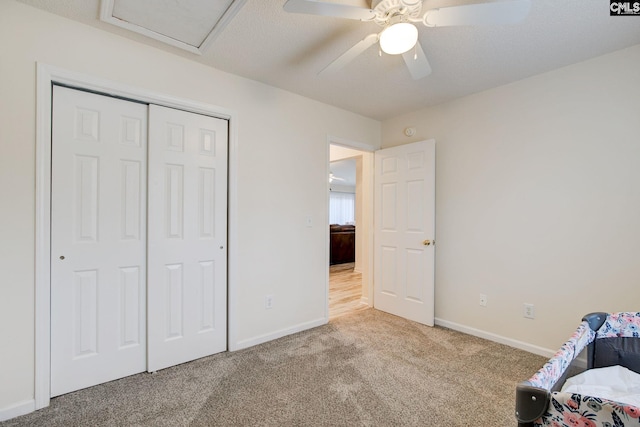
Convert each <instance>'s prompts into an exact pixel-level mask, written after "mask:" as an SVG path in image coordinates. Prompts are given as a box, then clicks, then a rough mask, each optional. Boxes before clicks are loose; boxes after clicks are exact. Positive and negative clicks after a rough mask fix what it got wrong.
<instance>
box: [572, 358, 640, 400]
mask: <svg viewBox="0 0 640 427" xmlns="http://www.w3.org/2000/svg"><path fill="white" fill-rule="evenodd" d="M561 391H562V392H565V393H578V394H582V395H586V396H593V397H599V398H602V399H608V400H613V401H614V402H620V403H626V404H628V405H633V406H636V407H639V408H640V374H637V373H635V372H633V371H631V370H629V369H627V368H625V367H623V366H619V365H616V366H609V367H607V368H595V369H589V370H587V371H585V372H583V373H581V374H578V375H576V376H574V377H571V378H568V379H567V381H566V382H565V383H564V385H563V386H562V390H561Z"/></svg>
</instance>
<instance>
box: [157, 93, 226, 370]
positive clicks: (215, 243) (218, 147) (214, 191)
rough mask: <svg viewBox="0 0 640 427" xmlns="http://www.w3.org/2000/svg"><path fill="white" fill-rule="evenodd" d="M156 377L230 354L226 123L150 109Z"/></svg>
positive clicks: (175, 112) (158, 108)
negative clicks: (175, 367) (181, 365)
mask: <svg viewBox="0 0 640 427" xmlns="http://www.w3.org/2000/svg"><path fill="white" fill-rule="evenodd" d="M149 123H150V126H149V141H150V143H149V196H148V200H149V201H148V204H149V218H148V224H149V226H148V227H149V228H148V232H149V236H148V239H149V244H148V306H149V328H148V333H149V335H148V340H149V350H148V370H149V371H156V370H158V369H162V368H165V367H168V366H172V365H176V364H179V363H184V362H187V361H190V360H194V359H197V358H200V357H204V356H208V355H211V354H214V353H218V352H221V351H224V350H226V348H227V335H226V333H227V324H226V320H227V313H226V304H227V277H226V271H227V268H226V266H227V147H228V131H227V126H228V123H227V121H226V120H222V119H217V118H213V117H208V116H202V115H198V114H193V113H187V112H184V111H180V110H175V109H171V108H166V107H160V106H155V105H151V106H150V109H149Z"/></svg>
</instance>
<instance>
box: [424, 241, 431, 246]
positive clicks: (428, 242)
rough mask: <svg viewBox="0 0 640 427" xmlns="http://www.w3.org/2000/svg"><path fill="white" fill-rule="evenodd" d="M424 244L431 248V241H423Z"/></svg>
mask: <svg viewBox="0 0 640 427" xmlns="http://www.w3.org/2000/svg"><path fill="white" fill-rule="evenodd" d="M422 244H423V245H425V246H429V245H430V244H431V240H423V241H422Z"/></svg>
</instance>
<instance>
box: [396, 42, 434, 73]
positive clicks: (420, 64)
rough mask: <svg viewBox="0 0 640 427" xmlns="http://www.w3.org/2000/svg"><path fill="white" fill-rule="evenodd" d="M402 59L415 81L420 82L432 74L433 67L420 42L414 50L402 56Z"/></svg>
mask: <svg viewBox="0 0 640 427" xmlns="http://www.w3.org/2000/svg"><path fill="white" fill-rule="evenodd" d="M402 59H404V62H405V64H407V68H409V73H411V77H413V80H420V79H421V78H423V77H427V76H428V75H429V74H431V65H429V61H428V60H427V56H426V55H425V54H424V50H423V49H422V46H421V45H420V42H419V41H418V42H417V43H416V46H415V47H414V48H413V49H410V50H409V51H408V52H405V53H403V54H402Z"/></svg>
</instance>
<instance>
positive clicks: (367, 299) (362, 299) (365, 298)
mask: <svg viewBox="0 0 640 427" xmlns="http://www.w3.org/2000/svg"><path fill="white" fill-rule="evenodd" d="M360 304H364V305H366V306H369V307H370V306H371V304H369V298H368V297H365V296H362V297H360Z"/></svg>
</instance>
